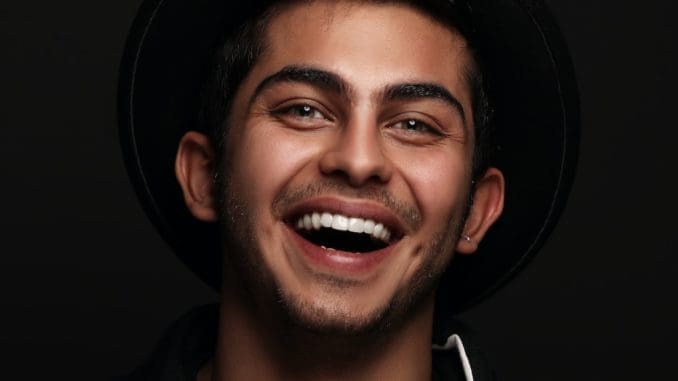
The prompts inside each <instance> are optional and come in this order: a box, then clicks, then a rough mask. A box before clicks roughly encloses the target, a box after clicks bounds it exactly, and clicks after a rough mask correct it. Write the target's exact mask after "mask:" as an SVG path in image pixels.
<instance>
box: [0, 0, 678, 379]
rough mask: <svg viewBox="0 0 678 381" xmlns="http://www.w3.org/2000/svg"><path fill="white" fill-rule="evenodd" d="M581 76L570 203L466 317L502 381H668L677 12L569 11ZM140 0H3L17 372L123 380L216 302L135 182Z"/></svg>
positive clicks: (660, 1) (606, 2) (574, 6)
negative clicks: (130, 34) (131, 129)
mask: <svg viewBox="0 0 678 381" xmlns="http://www.w3.org/2000/svg"><path fill="white" fill-rule="evenodd" d="M549 3H550V4H551V6H552V8H553V10H554V13H555V15H556V17H557V18H558V19H559V20H560V22H561V26H562V29H563V32H564V34H565V36H566V39H567V40H568V42H569V43H570V46H571V50H572V54H573V57H574V61H575V66H576V70H577V73H578V75H579V80H580V89H581V96H582V109H583V121H584V131H583V142H582V147H581V148H582V149H581V161H580V169H579V173H578V176H577V179H576V182H575V185H574V189H573V193H572V195H571V198H570V203H569V205H568V207H567V208H566V210H565V213H564V216H563V219H562V220H561V222H560V223H559V225H558V227H557V229H556V231H555V233H554V234H553V236H552V237H551V239H550V240H549V241H548V243H547V244H546V246H545V247H544V249H543V250H542V252H541V253H540V255H539V256H538V257H537V258H536V260H535V261H534V262H533V263H532V264H531V265H530V266H529V267H528V268H527V269H526V271H525V272H524V273H523V274H522V275H521V276H519V277H518V278H517V279H515V280H514V281H513V282H512V283H511V284H510V285H509V286H507V287H506V288H505V289H503V290H502V291H501V292H499V293H498V294H497V295H496V296H495V297H494V298H492V299H491V300H489V301H487V302H485V303H483V304H481V305H479V306H477V307H476V308H474V309H472V310H471V311H468V312H466V313H464V314H463V316H462V318H463V319H464V320H465V321H467V322H468V323H470V324H471V325H472V326H473V327H474V328H475V329H476V330H478V331H479V332H480V333H481V334H482V337H483V339H484V342H485V350H486V352H487V355H488V356H489V357H490V359H491V361H492V363H493V364H494V367H495V369H496V371H497V373H498V374H499V376H500V377H501V379H502V380H509V381H511V380H649V379H669V378H671V376H672V375H673V373H675V363H674V361H673V358H674V357H675V356H676V355H677V354H678V351H676V349H675V347H676V344H675V343H676V342H678V330H677V329H676V325H675V322H676V321H678V309H677V308H676V301H675V299H676V298H675V290H676V289H677V288H678V287H677V285H676V283H675V282H676V280H675V278H676V275H678V247H677V245H676V244H677V243H678V238H676V231H677V230H678V229H677V228H678V223H677V222H676V214H677V213H678V207H677V203H676V197H677V196H676V194H677V193H678V187H677V186H676V180H675V176H676V175H677V172H676V170H675V168H674V167H675V165H676V164H677V163H678V160H677V159H676V148H674V146H675V145H676V140H677V138H678V133H677V132H676V130H677V129H678V126H677V123H676V108H678V96H676V92H675V89H676V87H677V86H678V83H677V81H676V79H677V74H676V67H677V66H678V57H677V55H678V44H676V42H675V41H674V39H675V37H676V36H678V30H677V29H678V28H677V27H676V24H677V22H676V20H675V19H676V15H678V3H676V2H674V1H672V0H645V1H634V2H632V1H613V0H597V1H596V0H576V1H574V0H550V1H549ZM139 4H140V0H117V1H107V2H102V1H83V0H64V1H37V2H18V1H4V2H2V4H1V5H0V101H1V103H0V184H1V186H0V200H2V204H1V209H0V216H2V217H0V286H1V287H0V300H1V301H2V307H1V308H2V310H1V312H0V322H1V323H2V324H1V325H0V350H1V351H2V352H1V353H0V359H2V361H1V363H2V364H3V366H2V369H3V370H2V374H3V378H5V379H11V377H8V376H13V377H17V379H27V380H33V379H35V380H38V379H62V378H64V379H65V378H66V377H68V378H70V379H76V380H80V379H82V380H85V379H105V378H108V377H110V376H111V375H114V374H119V373H121V372H124V371H126V370H128V369H130V368H132V367H133V366H134V365H136V364H137V363H139V362H140V361H141V360H142V358H143V356H144V355H145V354H146V353H147V352H148V351H149V350H150V348H151V347H152V345H153V343H154V342H155V341H156V340H157V338H158V337H159V335H160V334H161V331H162V330H163V329H164V328H165V327H166V326H167V325H168V324H169V323H170V321H171V320H173V319H174V318H176V317H177V316H178V315H179V314H181V313H182V312H184V311H186V310H187V309H189V308H190V307H191V306H194V305H197V304H202V303H206V302H209V301H212V300H214V299H215V295H214V294H213V293H211V292H210V291H209V290H208V289H207V287H206V286H204V285H202V284H201V283H200V282H199V281H198V280H197V279H196V278H195V277H193V275H191V274H190V273H188V272H187V271H185V270H184V269H183V268H182V266H181V265H180V264H179V262H178V260H176V259H175V258H174V257H173V255H172V254H171V252H170V251H169V249H168V247H167V246H166V245H165V244H164V243H163V242H162V241H161V240H160V238H159V236H158V235H157V234H156V233H155V232H154V231H153V228H152V227H151V226H150V223H148V222H147V221H146V219H145V217H144V215H143V212H142V211H141V208H140V206H139V204H138V203H137V201H136V199H135V196H134V195H133V194H132V190H131V187H130V186H129V183H128V180H127V178H126V175H125V173H124V168H123V164H122V158H121V156H120V152H119V148H118V142H117V132H116V122H115V91H116V76H117V67H118V63H119V59H120V55H121V52H122V48H123V45H124V40H125V37H126V33H127V30H128V29H129V26H130V24H131V22H132V19H133V17H134V14H135V11H136V9H137V7H138V6H139Z"/></svg>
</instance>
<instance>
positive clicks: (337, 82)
mask: <svg viewBox="0 0 678 381" xmlns="http://www.w3.org/2000/svg"><path fill="white" fill-rule="evenodd" d="M285 82H300V83H306V84H308V85H311V86H314V87H318V88H321V89H324V90H327V91H331V92H333V93H336V94H337V95H340V96H342V97H344V98H348V95H349V94H350V93H351V88H350V86H349V85H348V83H346V82H345V81H344V80H343V79H341V77H339V76H338V75H337V74H335V73H332V72H329V71H326V70H321V69H316V68H313V67H309V66H298V65H290V66H285V67H284V68H282V69H281V70H280V71H278V72H276V73H273V74H271V75H269V76H268V77H266V78H264V80H263V81H261V82H260V83H259V85H258V86H257V88H256V89H255V90H254V93H253V94H252V97H251V98H250V103H252V102H253V101H254V99H256V98H257V96H259V94H260V93H261V92H262V91H264V90H266V89H267V88H269V87H271V86H273V85H275V84H278V83H285Z"/></svg>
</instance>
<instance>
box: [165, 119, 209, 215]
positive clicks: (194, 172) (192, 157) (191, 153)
mask: <svg viewBox="0 0 678 381" xmlns="http://www.w3.org/2000/svg"><path fill="white" fill-rule="evenodd" d="M215 155H216V154H215V151H214V147H213V146H212V142H211V140H210V139H209V138H208V137H207V136H205V135H204V134H201V133H199V132H195V131H189V132H187V133H186V134H185V135H184V136H183V137H182V138H181V141H180V142H179V148H178V149H177V157H176V161H175V163H174V171H175V174H176V176H177V181H179V185H181V190H182V191H183V193H184V201H185V202H186V206H187V207H188V209H189V210H190V211H191V213H192V214H193V216H194V217H195V218H197V219H198V220H201V221H205V222H214V221H216V220H217V217H218V212H217V210H218V209H217V202H216V199H215V197H214V195H215V189H214V175H213V173H214V168H215V163H216V158H215Z"/></svg>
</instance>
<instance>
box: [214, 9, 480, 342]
mask: <svg viewBox="0 0 678 381" xmlns="http://www.w3.org/2000/svg"><path fill="white" fill-rule="evenodd" d="M257 62H258V63H257V64H256V65H255V66H254V67H253V69H252V71H251V72H250V74H249V75H248V76H247V77H246V78H245V80H244V82H243V83H242V85H241V87H240V88H239V90H238V93H237V95H236V97H235V99H234V103H233V108H232V114H231V116H230V119H229V128H228V131H227V134H228V135H227V139H226V141H227V145H226V149H225V157H224V158H223V160H224V161H223V168H224V170H225V172H226V174H225V178H226V180H225V182H226V186H225V195H224V200H225V205H224V208H225V210H226V212H225V214H226V216H225V217H226V220H225V221H226V222H225V224H226V229H225V231H226V233H225V234H226V240H227V241H228V246H229V247H231V250H229V252H228V253H227V255H228V256H229V260H228V262H229V263H231V265H233V266H235V267H236V268H237V269H238V270H237V271H236V272H240V274H239V275H237V276H239V277H241V278H242V279H241V280H244V283H240V284H241V285H243V284H244V286H241V287H247V288H250V292H251V293H252V295H253V296H254V303H255V304H260V305H265V304H266V303H271V302H273V303H275V302H281V303H282V306H283V307H284V310H285V311H286V312H287V313H289V314H290V315H291V316H292V317H293V318H294V319H295V320H296V321H297V322H298V323H301V324H303V325H305V326H308V327H311V328H314V329H319V330H339V331H342V332H360V331H363V330H366V329H372V328H374V327H375V326H382V325H383V324H385V323H390V324H392V323H393V322H394V321H399V319H400V320H402V319H403V318H404V317H406V316H408V314H411V313H412V311H413V309H414V308H415V307H416V306H418V305H419V304H420V303H419V302H420V301H421V300H431V299H430V298H431V296H432V291H433V289H434V285H435V281H436V280H437V279H438V278H439V275H440V274H441V272H442V271H443V270H444V269H445V267H446V266H447V264H448V263H449V261H450V259H451V257H452V255H453V252H454V248H455V245H456V243H457V238H458V237H459V232H460V231H461V229H462V223H463V221H462V219H463V215H464V212H465V211H466V208H467V206H468V200H469V193H468V192H469V188H470V183H471V178H470V169H471V160H472V156H473V146H474V144H473V141H474V136H473V124H472V120H473V115H472V110H471V95H470V89H469V84H468V83H467V80H466V76H465V74H466V73H467V70H468V69H469V65H471V60H470V54H469V52H468V50H467V47H466V43H465V41H464V39H463V38H462V37H461V36H460V35H458V34H456V33H454V32H452V31H450V30H449V29H447V28H445V27H444V26H442V25H440V24H437V23H435V22H434V21H432V19H430V18H429V17H427V16H425V15H423V14H421V13H419V12H417V11H415V10H413V9H411V8H409V7H406V6H402V5H369V4H350V5H349V4H346V3H340V4H333V3H332V2H314V3H311V4H310V5H304V6H293V7H291V8H289V9H286V10H285V11H284V12H282V13H281V14H279V15H277V16H275V17H274V18H273V19H272V21H271V23H270V25H269V28H268V33H267V45H266V50H265V52H264V54H263V55H262V56H261V57H259V59H258V61H257ZM235 283H236V282H234V283H232V284H229V287H233V286H234V284H235ZM236 286H237V285H236Z"/></svg>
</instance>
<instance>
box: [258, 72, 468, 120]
mask: <svg viewBox="0 0 678 381" xmlns="http://www.w3.org/2000/svg"><path fill="white" fill-rule="evenodd" d="M285 82H300V83H305V84H308V85H311V86H314V87H318V88H321V89H324V90H327V91H330V92H333V93H336V94H337V95H339V96H341V97H343V98H346V99H348V98H349V95H350V94H351V92H352V90H351V86H350V85H349V84H348V83H347V82H346V81H344V80H343V79H342V78H341V77H340V76H339V75H337V74H335V73H332V72H330V71H327V70H323V69H318V68H314V67H312V66H300V65H289V66H285V67H284V68H282V69H280V70H279V71H277V72H275V73H273V74H271V75H269V76H268V77H266V78H264V80H262V81H261V82H260V83H259V85H257V87H256V89H255V90H254V93H253V94H252V97H251V98H250V104H251V103H252V102H254V100H255V99H256V98H257V97H258V96H259V94H261V92H262V91H264V90H266V89H267V88H269V87H271V86H273V85H275V84H278V83H285ZM383 94H384V98H385V99H386V100H389V101H398V100H408V99H434V100H438V101H442V102H444V103H446V104H447V105H448V106H450V107H452V108H453V109H455V110H456V111H457V112H458V113H459V115H460V116H461V120H462V122H463V123H464V124H466V113H465V112H464V107H463V106H462V105H461V102H459V100H458V99H457V98H456V97H455V96H454V95H452V93H450V92H449V91H448V90H447V89H446V88H445V87H443V86H442V85H439V84H436V83H431V82H422V83H398V84H393V85H389V86H387V87H386V89H385V91H384V93H383Z"/></svg>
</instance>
